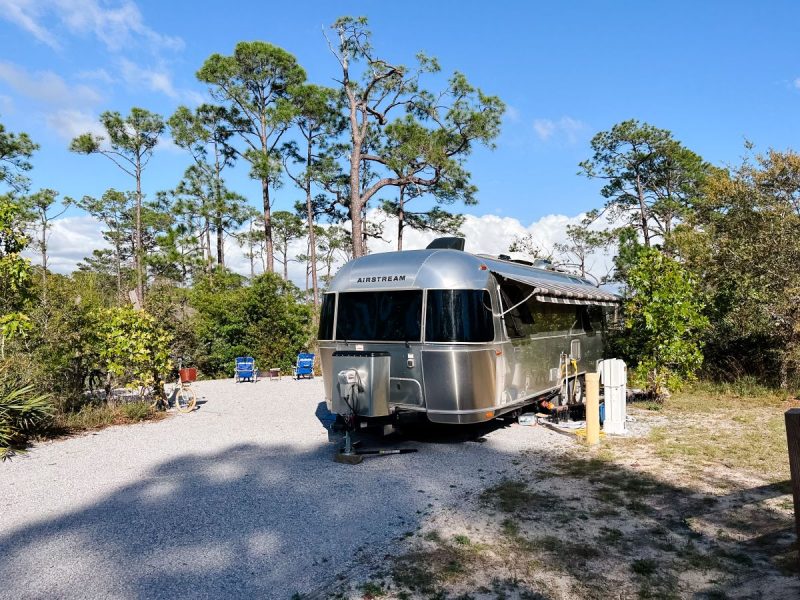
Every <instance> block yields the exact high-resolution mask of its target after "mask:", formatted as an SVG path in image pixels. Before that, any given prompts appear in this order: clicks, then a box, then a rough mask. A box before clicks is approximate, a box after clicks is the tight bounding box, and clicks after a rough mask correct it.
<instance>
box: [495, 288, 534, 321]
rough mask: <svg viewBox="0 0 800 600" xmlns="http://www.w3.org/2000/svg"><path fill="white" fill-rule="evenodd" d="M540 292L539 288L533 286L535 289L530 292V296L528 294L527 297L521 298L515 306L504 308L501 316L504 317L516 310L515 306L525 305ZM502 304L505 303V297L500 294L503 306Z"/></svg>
mask: <svg viewBox="0 0 800 600" xmlns="http://www.w3.org/2000/svg"><path fill="white" fill-rule="evenodd" d="M538 292H539V288H533V291H532V292H531V293H530V294H528V296H527V297H526V298H525V299H524V300H520V301H519V302H517V303H516V304H515V305H514V306H512V307H511V308H509V309H506V310H504V311H503V312H501V313H500V316H501V317H503V316H505V315H506V314H507V313H510V312H511V311H512V310H514V309H515V308H517V307H518V306H522V305H523V304H525V303H526V302H527V301H528V300H530V299H531V298H533V296H535V295H536V294H537V293H538ZM502 305H503V297H502V296H500V306H502Z"/></svg>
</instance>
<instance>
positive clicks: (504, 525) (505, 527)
mask: <svg viewBox="0 0 800 600" xmlns="http://www.w3.org/2000/svg"><path fill="white" fill-rule="evenodd" d="M500 530H501V531H502V532H503V535H506V536H508V537H516V536H518V535H519V525H518V524H517V522H516V521H513V520H512V519H503V521H502V522H501V523H500Z"/></svg>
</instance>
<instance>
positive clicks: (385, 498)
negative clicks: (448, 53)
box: [0, 379, 573, 599]
mask: <svg viewBox="0 0 800 600" xmlns="http://www.w3.org/2000/svg"><path fill="white" fill-rule="evenodd" d="M197 389H198V392H199V394H198V395H199V397H200V405H199V409H198V410H197V411H195V412H194V413H191V414H188V415H174V416H172V417H171V418H168V419H166V420H163V421H160V422H153V423H145V424H140V425H132V426H123V427H113V428H109V429H105V430H102V431H98V432H95V433H91V434H87V435H81V436H76V437H73V438H70V439H65V440H58V441H53V442H48V443H43V444H39V445H37V446H35V447H34V448H32V449H31V450H30V451H29V452H28V453H27V454H26V455H24V456H21V457H18V458H15V459H14V460H13V461H10V462H6V463H3V464H0V582H2V584H0V597H2V598H15V599H17V598H218V597H260V598H290V597H292V596H293V595H295V594H311V593H314V592H315V591H318V590H320V589H321V588H328V589H330V586H331V582H336V581H339V580H347V579H350V578H351V575H352V574H353V573H355V572H357V571H358V570H359V568H361V567H360V566H363V565H367V564H375V562H376V561H380V559H381V557H383V556H384V555H385V554H386V553H387V552H390V551H391V550H392V549H393V548H395V547H396V546H397V545H399V544H401V543H402V540H404V539H406V538H408V537H410V536H411V535H413V534H414V532H417V531H419V530H421V529H422V528H423V526H424V524H425V522H426V521H428V520H430V519H437V518H442V517H443V516H444V515H448V514H451V513H453V512H454V511H458V510H459V508H460V507H461V506H463V505H466V504H468V503H470V502H472V501H474V498H475V497H476V496H477V495H478V494H480V492H481V491H482V490H483V489H484V488H485V487H486V486H488V485H491V484H492V483H494V482H497V481H500V480H502V479H504V478H509V477H513V476H515V474H516V471H517V470H518V466H517V465H518V464H519V461H518V459H520V458H521V457H524V456H530V455H531V454H532V455H534V456H536V455H541V454H543V453H547V454H558V453H559V452H563V451H564V450H565V449H566V448H568V447H570V446H571V445H572V443H573V442H572V441H571V440H569V439H568V438H565V437H563V436H561V435H559V434H557V433H553V432H551V431H548V430H546V429H543V428H530V427H523V426H520V425H512V426H506V427H502V426H501V424H500V423H495V424H493V425H490V426H488V427H483V428H479V429H474V428H473V429H469V430H464V429H459V430H455V431H454V430H452V429H441V430H435V431H433V432H426V433H424V434H423V433H419V432H418V433H417V434H416V435H412V436H410V437H405V438H402V439H400V440H397V439H394V440H391V439H390V440H388V441H386V442H384V443H385V444H392V445H395V446H397V445H400V446H402V447H414V448H418V450H419V452H418V453H416V454H408V455H400V456H391V457H384V458H374V459H368V460H367V461H365V462H364V463H363V464H361V465H358V466H346V465H340V464H337V463H334V462H333V460H332V458H333V455H334V453H335V450H336V446H337V442H335V441H333V442H332V441H330V440H329V433H328V431H327V429H326V427H325V420H326V419H327V418H328V415H327V411H326V410H325V409H324V404H323V403H322V400H323V398H322V382H321V380H318V379H317V380H313V381H292V380H289V379H284V380H283V381H272V382H271V381H267V380H262V381H259V382H258V383H256V384H249V383H241V384H235V383H234V382H233V381H232V380H220V381H210V382H201V383H198V384H197ZM372 443H373V444H374V443H376V442H375V441H372Z"/></svg>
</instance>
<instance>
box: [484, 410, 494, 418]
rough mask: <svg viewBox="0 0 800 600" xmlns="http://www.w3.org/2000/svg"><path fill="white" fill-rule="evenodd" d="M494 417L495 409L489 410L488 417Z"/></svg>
mask: <svg viewBox="0 0 800 600" xmlns="http://www.w3.org/2000/svg"><path fill="white" fill-rule="evenodd" d="M493 417H494V411H493V410H490V411H489V412H487V413H486V418H487V419H491V418H493Z"/></svg>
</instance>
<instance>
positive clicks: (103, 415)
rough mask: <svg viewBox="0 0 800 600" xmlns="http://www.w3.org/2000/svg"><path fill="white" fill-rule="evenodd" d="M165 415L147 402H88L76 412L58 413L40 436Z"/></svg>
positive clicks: (127, 422) (57, 434)
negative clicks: (118, 403)
mask: <svg viewBox="0 0 800 600" xmlns="http://www.w3.org/2000/svg"><path fill="white" fill-rule="evenodd" d="M165 416H166V413H164V412H162V411H157V410H155V409H154V408H153V407H152V405H151V404H150V403H149V402H130V403H126V404H121V405H111V404H99V405H91V404H90V405H86V406H84V407H83V408H81V410H80V411H78V412H63V413H58V414H57V415H56V416H55V418H54V420H53V426H52V427H51V429H50V430H48V431H47V432H45V435H44V436H42V437H47V438H50V437H59V436H62V435H70V434H74V433H80V432H81V431H92V430H96V429H103V428H104V427H110V426H112V425H129V424H131V423H139V422H141V421H154V420H159V419H163V418H164V417H165Z"/></svg>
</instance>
